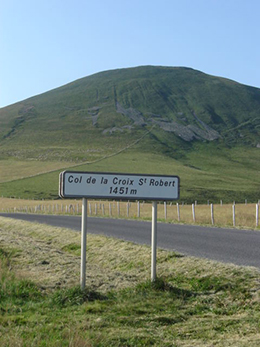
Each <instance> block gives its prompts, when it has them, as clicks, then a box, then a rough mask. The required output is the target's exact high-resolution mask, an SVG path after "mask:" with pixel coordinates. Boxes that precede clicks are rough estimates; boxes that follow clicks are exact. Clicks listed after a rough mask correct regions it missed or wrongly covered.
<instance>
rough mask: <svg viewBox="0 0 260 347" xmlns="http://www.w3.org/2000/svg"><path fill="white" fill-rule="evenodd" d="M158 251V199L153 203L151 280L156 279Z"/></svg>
mask: <svg viewBox="0 0 260 347" xmlns="http://www.w3.org/2000/svg"><path fill="white" fill-rule="evenodd" d="M156 253H157V201H153V205H152V235H151V281H152V282H154V281H155V280H156Z"/></svg>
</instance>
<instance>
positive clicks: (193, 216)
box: [192, 204, 196, 223]
mask: <svg viewBox="0 0 260 347" xmlns="http://www.w3.org/2000/svg"><path fill="white" fill-rule="evenodd" d="M192 218H193V222H194V223H195V221H196V218H195V205H194V204H192Z"/></svg>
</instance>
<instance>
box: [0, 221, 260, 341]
mask: <svg viewBox="0 0 260 347" xmlns="http://www.w3.org/2000/svg"><path fill="white" fill-rule="evenodd" d="M0 230H1V233H0V241H1V243H0V244H1V246H0V278H1V282H0V344H1V346H3V347H7V346H8V347H10V346H26V347H27V346H75V347H76V346H77V347H80V346H183V347H184V346H185V347H188V346H202V347H203V346H205V347H206V346H207V347H211V346H216V347H218V346H237V347H242V346H246V347H248V346H250V347H251V346H252V347H256V346H259V344H260V325H259V321H260V301H259V299H260V297H259V288H260V283H259V271H258V270H256V269H254V268H243V267H237V266H231V265H224V264H220V263H217V262H212V261H207V260H200V259H197V258H190V257H186V256H181V255H179V254H176V253H173V252H169V251H164V250H159V251H158V262H157V274H158V279H157V281H156V282H155V283H153V284H151V283H150V281H149V278H150V248H149V247H146V246H140V245H136V244H132V243H130V242H123V241H119V240H116V239H113V238H107V237H103V236H94V235H88V242H87V243H88V249H87V289H86V290H85V291H81V290H80V289H79V286H78V282H79V269H80V235H79V234H78V233H75V232H72V231H70V230H66V229H60V228H54V227H49V226H43V225H38V224H32V223H27V222H20V221H15V220H11V219H6V218H0Z"/></svg>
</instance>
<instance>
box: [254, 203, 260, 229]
mask: <svg viewBox="0 0 260 347" xmlns="http://www.w3.org/2000/svg"><path fill="white" fill-rule="evenodd" d="M258 221H259V204H256V210H255V222H256V223H255V225H256V227H258Z"/></svg>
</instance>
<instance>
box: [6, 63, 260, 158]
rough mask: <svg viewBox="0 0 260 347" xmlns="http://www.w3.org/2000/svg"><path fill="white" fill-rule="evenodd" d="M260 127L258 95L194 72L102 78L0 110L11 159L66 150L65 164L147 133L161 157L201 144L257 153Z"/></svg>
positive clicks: (144, 71) (142, 71)
mask: <svg viewBox="0 0 260 347" xmlns="http://www.w3.org/2000/svg"><path fill="white" fill-rule="evenodd" d="M259 125H260V89H258V88H253V87H249V86H245V85H241V84H239V83H236V82H234V81H231V80H228V79H224V78H220V77H214V76H210V75H207V74H205V73H202V72H199V71H196V70H193V69H190V68H184V67H155V66H143V67H136V68H128V69H118V70H112V71H105V72H101V73H97V74H94V75H91V76H88V77H85V78H82V79H79V80H77V81H75V82H72V83H70V84H67V85H65V86H63V87H60V88H57V89H55V90H52V91H49V92H47V93H44V94H41V95H38V96H35V97H32V98H30V99H27V100H24V101H22V102H19V103H16V104H14V105H11V106H8V107H5V108H2V109H0V145H1V147H2V151H3V150H4V151H7V150H9V149H10V148H11V149H12V154H13V155H17V153H16V152H17V151H19V153H20V155H22V156H23V152H24V153H25V152H26V153H27V154H26V155H28V149H30V148H32V147H34V148H36V147H37V149H38V150H35V151H34V153H31V154H30V155H33V156H36V157H37V156H41V157H42V156H43V157H44V156H45V155H46V151H49V152H50V150H52V149H54V148H56V151H58V152H61V151H63V152H64V148H66V150H68V151H67V152H66V153H67V154H66V156H67V157H69V156H70V154H71V153H70V151H72V149H73V151H72V152H73V156H74V155H76V152H77V155H78V156H79V157H81V158H82V159H86V156H84V155H83V154H82V151H85V152H86V151H89V153H90V152H93V151H105V150H106V151H107V150H109V149H111V151H112V152H113V150H114V149H115V148H119V147H123V146H124V145H125V144H128V143H130V142H131V141H135V140H138V139H139V138H140V137H142V136H143V135H144V134H145V133H147V132H149V139H150V142H151V143H153V146H155V147H157V149H159V150H160V151H163V152H164V151H166V152H170V151H171V149H172V150H173V152H175V153H176V147H178V148H191V147H192V146H193V145H194V143H198V142H206V143H208V142H216V143H223V144H225V145H227V146H231V147H232V146H235V145H237V144H242V145H247V146H252V147H257V146H258V147H259V146H260V140H259V138H260V136H259V135H260V131H259V129H260V128H259ZM147 141H148V139H147V140H146V145H147ZM69 148H70V149H69ZM44 153H45V154H44ZM24 155H25V154H24ZM62 156H64V154H62Z"/></svg>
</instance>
